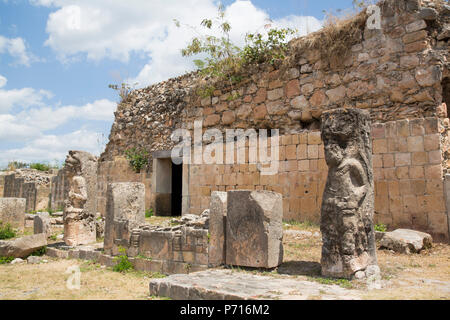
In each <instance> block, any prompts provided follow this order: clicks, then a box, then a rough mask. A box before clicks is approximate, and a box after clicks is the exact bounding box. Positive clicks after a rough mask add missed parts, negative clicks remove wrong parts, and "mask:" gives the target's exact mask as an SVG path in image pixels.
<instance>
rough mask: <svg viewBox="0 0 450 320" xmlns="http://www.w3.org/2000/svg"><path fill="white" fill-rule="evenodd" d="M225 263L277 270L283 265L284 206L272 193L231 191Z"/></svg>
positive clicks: (278, 195)
mask: <svg viewBox="0 0 450 320" xmlns="http://www.w3.org/2000/svg"><path fill="white" fill-rule="evenodd" d="M227 198H228V199H227V219H226V263H227V264H229V265H235V266H246V267H262V268H274V267H277V266H278V265H280V264H281V262H282V261H283V244H282V239H283V223H282V219H283V202H282V196H281V194H279V193H275V192H271V191H246V190H239V191H229V192H228V196H227Z"/></svg>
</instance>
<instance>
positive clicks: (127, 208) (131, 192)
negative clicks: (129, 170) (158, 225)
mask: <svg viewBox="0 0 450 320" xmlns="http://www.w3.org/2000/svg"><path fill="white" fill-rule="evenodd" d="M144 224H145V185H144V184H143V183H137V182H123V183H110V184H108V189H107V200H106V222H105V240H104V246H103V248H104V250H105V253H107V254H117V252H118V247H119V246H124V247H128V246H129V242H130V239H131V235H132V231H133V230H134V229H137V228H139V227H140V226H143V225H144Z"/></svg>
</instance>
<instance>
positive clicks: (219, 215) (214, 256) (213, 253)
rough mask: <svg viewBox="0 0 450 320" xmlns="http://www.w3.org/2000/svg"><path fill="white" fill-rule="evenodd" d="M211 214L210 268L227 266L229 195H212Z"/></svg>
mask: <svg viewBox="0 0 450 320" xmlns="http://www.w3.org/2000/svg"><path fill="white" fill-rule="evenodd" d="M209 208H210V212H209V234H210V238H209V250H208V259H209V266H210V267H217V266H220V265H222V264H225V223H226V216H227V193H226V192H220V191H214V192H212V193H211V201H210V206H209Z"/></svg>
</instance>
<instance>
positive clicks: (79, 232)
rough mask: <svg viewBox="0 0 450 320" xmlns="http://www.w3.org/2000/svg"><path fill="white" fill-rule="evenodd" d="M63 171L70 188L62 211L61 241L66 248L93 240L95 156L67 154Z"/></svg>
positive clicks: (94, 228) (95, 189)
mask: <svg viewBox="0 0 450 320" xmlns="http://www.w3.org/2000/svg"><path fill="white" fill-rule="evenodd" d="M65 170H66V174H67V179H68V182H69V185H70V189H69V190H70V191H69V194H68V199H67V200H66V201H65V208H64V242H65V243H66V244H67V245H70V246H77V245H83V244H89V243H93V242H95V241H96V223H95V215H96V213H97V200H96V192H97V157H95V156H93V155H91V154H90V153H87V152H84V151H69V155H68V156H67V158H66V163H65Z"/></svg>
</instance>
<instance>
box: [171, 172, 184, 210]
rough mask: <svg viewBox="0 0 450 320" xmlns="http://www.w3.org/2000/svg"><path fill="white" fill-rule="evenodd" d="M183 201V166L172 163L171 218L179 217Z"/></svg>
mask: <svg viewBox="0 0 450 320" xmlns="http://www.w3.org/2000/svg"><path fill="white" fill-rule="evenodd" d="M182 199H183V165H182V164H174V163H172V199H171V204H172V205H171V207H172V216H181V202H182Z"/></svg>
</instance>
